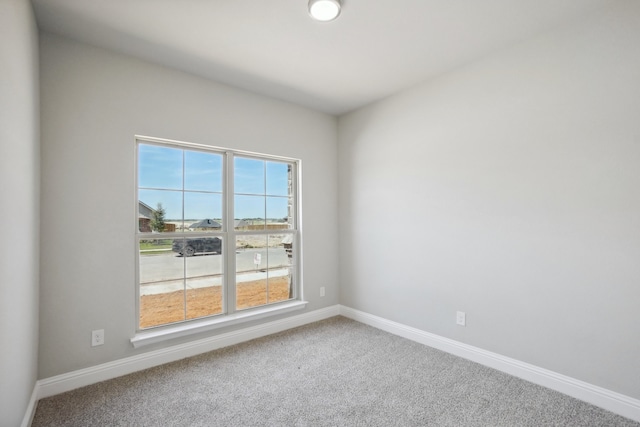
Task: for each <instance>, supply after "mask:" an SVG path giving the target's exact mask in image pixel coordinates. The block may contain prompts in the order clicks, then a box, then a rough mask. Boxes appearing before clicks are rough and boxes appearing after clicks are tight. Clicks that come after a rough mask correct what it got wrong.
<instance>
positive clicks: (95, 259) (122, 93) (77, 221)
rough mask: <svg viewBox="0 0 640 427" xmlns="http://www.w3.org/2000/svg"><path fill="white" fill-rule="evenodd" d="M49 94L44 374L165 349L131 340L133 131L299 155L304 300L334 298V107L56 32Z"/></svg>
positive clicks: (45, 97) (46, 76)
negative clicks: (248, 88)
mask: <svg viewBox="0 0 640 427" xmlns="http://www.w3.org/2000/svg"><path fill="white" fill-rule="evenodd" d="M41 97H42V177H43V187H42V192H43V195H42V206H43V208H42V224H43V226H42V286H41V313H40V317H41V325H40V327H41V335H40V372H39V376H40V378H46V377H50V376H53V375H57V374H61V373H65V372H69V371H73V370H77V369H80V368H84V367H88V366H93V365H97V364H99V363H103V362H107V361H112V360H117V359H120V358H123V357H126V356H130V355H132V354H135V353H139V352H141V351H148V350H152V349H156V348H158V347H159V346H150V347H149V348H146V347H145V348H144V349H142V350H137V351H134V349H133V347H132V345H131V343H130V342H129V339H130V338H131V337H132V336H133V335H134V332H135V327H136V324H137V319H136V318H135V304H136V301H135V275H134V262H135V257H134V230H135V218H134V217H133V213H134V211H135V204H134V184H135V182H134V166H135V165H134V151H135V145H134V135H136V134H139V135H147V136H154V137H161V138H168V139H176V140H182V141H189V142H196V143H202V144H210V145H217V146H223V147H229V148H235V149H241V150H251V151H256V152H262V153H269V154H274V155H282V156H288V157H295V158H300V159H301V160H302V185H303V192H304V194H303V200H302V203H303V205H302V206H303V221H304V224H303V229H304V246H303V251H304V257H305V261H306V262H305V265H304V277H303V281H304V293H305V299H307V300H308V301H309V305H308V306H307V309H308V310H315V309H319V308H322V307H327V306H330V305H334V304H336V303H337V302H338V287H337V285H338V280H337V259H338V258H337V250H336V241H337V231H336V228H337V190H336V187H337V161H336V156H337V120H336V119H335V118H334V117H331V116H328V115H325V114H320V113H316V112H313V111H310V110H306V109H304V108H300V107H297V106H294V105H291V104H287V103H284V102H281V101H275V100H272V99H269V98H265V97H262V96H257V95H254V94H251V93H248V92H244V91H241V90H237V89H234V88H230V87H228V86H225V85H221V84H216V83H213V82H210V81H206V80H203V79H200V78H197V77H194V76H191V75H189V74H185V73H182V72H178V71H175V70H171V69H167V68H163V67H160V66H157V65H153V64H150V63H146V62H143V61H140V60H137V59H133V58H130V57H126V56H123V55H119V54H115V53H112V52H109V51H106V50H102V49H98V48H93V47H89V46H87V45H83V44H78V43H76V42H72V41H69V40H66V39H63V38H59V37H57V36H52V35H49V34H41ZM320 286H325V287H326V290H327V296H326V297H324V298H319V297H318V295H319V288H320ZM295 314H299V312H298V313H295ZM246 326H250V324H244V325H242V327H246ZM98 328H104V329H105V339H106V343H105V345H104V346H101V347H94V348H92V347H90V333H91V330H93V329H98ZM227 331H229V329H225V330H222V331H218V332H227ZM202 337H203V335H197V336H194V337H191V339H197V338H202ZM183 341H184V340H183ZM178 342H181V341H180V340H176V341H173V342H169V343H167V344H166V345H169V344H176V343H178Z"/></svg>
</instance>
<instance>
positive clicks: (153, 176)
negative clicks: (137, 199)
mask: <svg viewBox="0 0 640 427" xmlns="http://www.w3.org/2000/svg"><path fill="white" fill-rule="evenodd" d="M138 187H141V188H165V189H170V190H180V189H182V150H180V149H177V148H169V147H159V146H157V145H145V144H140V145H139V149H138Z"/></svg>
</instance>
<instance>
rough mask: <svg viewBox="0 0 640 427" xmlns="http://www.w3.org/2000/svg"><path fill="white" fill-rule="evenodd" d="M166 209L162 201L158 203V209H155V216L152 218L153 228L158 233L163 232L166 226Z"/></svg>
mask: <svg viewBox="0 0 640 427" xmlns="http://www.w3.org/2000/svg"><path fill="white" fill-rule="evenodd" d="M164 215H165V210H164V208H163V207H162V203H158V206H157V207H156V210H155V211H153V216H152V218H151V224H150V225H151V230H153V231H156V232H158V233H162V232H163V231H164V229H165V227H166V224H165V222H164Z"/></svg>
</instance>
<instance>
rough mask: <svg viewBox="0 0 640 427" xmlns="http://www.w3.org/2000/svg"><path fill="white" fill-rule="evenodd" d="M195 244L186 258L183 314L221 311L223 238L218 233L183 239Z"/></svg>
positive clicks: (198, 314)
mask: <svg viewBox="0 0 640 427" xmlns="http://www.w3.org/2000/svg"><path fill="white" fill-rule="evenodd" d="M184 243H185V244H183V245H182V247H185V246H187V247H188V246H191V247H194V248H195V249H194V255H193V256H189V257H188V258H186V261H185V272H186V289H187V292H186V293H187V296H186V309H187V313H186V318H187V319H196V318H198V317H204V316H211V315H214V314H220V313H222V312H223V306H222V301H223V291H222V273H223V265H224V262H223V256H222V255H221V253H222V241H221V239H219V238H218V237H207V238H200V239H185V242H184Z"/></svg>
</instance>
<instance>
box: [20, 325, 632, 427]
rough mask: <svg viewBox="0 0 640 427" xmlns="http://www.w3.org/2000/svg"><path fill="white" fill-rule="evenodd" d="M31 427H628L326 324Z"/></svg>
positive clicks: (77, 404) (507, 379) (131, 382)
mask: <svg viewBox="0 0 640 427" xmlns="http://www.w3.org/2000/svg"><path fill="white" fill-rule="evenodd" d="M32 425H33V426H34V427H38V426H456V427H458V426H634V427H639V426H640V423H636V422H634V421H631V420H628V419H626V418H622V417H620V416H617V415H615V414H612V413H610V412H607V411H605V410H602V409H599V408H597V407H595V406H592V405H589V404H587V403H584V402H581V401H579V400H576V399H573V398H571V397H568V396H565V395H563V394H560V393H557V392H555V391H552V390H549V389H546V388H543V387H539V386H537V385H534V384H531V383H528V382H526V381H523V380H520V379H518V378H515V377H512V376H509V375H507V374H504V373H502V372H499V371H496V370H493V369H490V368H487V367H484V366H482V365H478V364H476V363H473V362H470V361H467V360H465V359H461V358H458V357H455V356H452V355H450V354H447V353H444V352H441V351H438V350H435V349H432V348H429V347H426V346H423V345H421V344H417V343H415V342H412V341H409V340H406V339H404V338H400V337H397V336H394V335H391V334H389V333H386V332H383V331H380V330H377V329H375V328H372V327H369V326H367V325H363V324H361V323H358V322H354V321H352V320H349V319H346V318H343V317H334V318H331V319H328V320H324V321H321V322H317V323H313V324H310V325H306V326H303V327H300V328H296V329H292V330H289V331H286V332H282V333H279V334H275V335H271V336H268V337H264V338H260V339H257V340H253V341H250V342H247V343H243V344H239V345H235V346H232V347H227V348H224V349H220V350H216V351H212V352H209V353H206V354H202V355H199V356H196V357H192V358H189V359H184V360H181V361H178V362H174V363H170V364H167V365H163V366H159V367H156V368H151V369H147V370H145V371H141V372H137V373H135V374H131V375H127V376H124V377H120V378H116V379H113V380H109V381H105V382H102V383H99V384H94V385H91V386H87V387H83V388H81V389H77V390H73V391H70V392H67V393H64V394H60V395H57V396H53V397H49V398H46V399H42V400H41V401H40V402H39V403H38V407H37V411H36V414H35V418H34V421H33V424H32Z"/></svg>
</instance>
